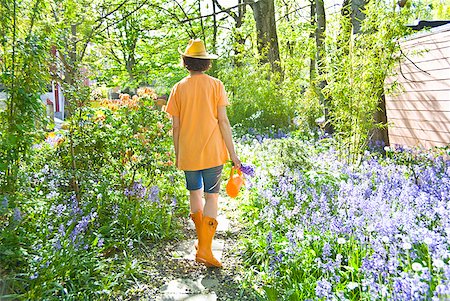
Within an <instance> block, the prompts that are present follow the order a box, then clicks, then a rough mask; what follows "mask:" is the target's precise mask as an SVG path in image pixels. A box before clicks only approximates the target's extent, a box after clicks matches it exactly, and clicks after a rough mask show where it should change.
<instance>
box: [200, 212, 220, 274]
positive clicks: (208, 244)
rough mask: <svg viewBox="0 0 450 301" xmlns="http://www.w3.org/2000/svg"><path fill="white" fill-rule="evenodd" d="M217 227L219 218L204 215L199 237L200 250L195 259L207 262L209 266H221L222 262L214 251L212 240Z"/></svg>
mask: <svg viewBox="0 0 450 301" xmlns="http://www.w3.org/2000/svg"><path fill="white" fill-rule="evenodd" d="M216 229H217V220H216V219H214V218H212V217H209V216H203V220H202V226H201V229H200V235H199V237H198V250H197V254H196V255H195V261H197V262H200V263H203V264H205V265H206V266H207V267H216V268H221V267H222V264H221V263H220V261H218V260H217V259H216V258H215V257H214V255H213V253H212V241H213V238H214V234H215V233H216Z"/></svg>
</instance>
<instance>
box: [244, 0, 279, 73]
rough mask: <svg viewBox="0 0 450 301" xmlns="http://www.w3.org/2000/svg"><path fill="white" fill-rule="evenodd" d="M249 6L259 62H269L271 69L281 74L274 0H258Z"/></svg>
mask: <svg viewBox="0 0 450 301" xmlns="http://www.w3.org/2000/svg"><path fill="white" fill-rule="evenodd" d="M250 6H251V7H252V10H253V17H254V19H255V22H256V36H257V48H258V53H259V55H260V56H261V63H263V64H264V63H270V65H271V67H272V71H274V72H277V73H280V74H281V65H280V50H279V47H278V36H277V27H276V23H275V4H274V0H259V1H257V2H253V3H251V4H250Z"/></svg>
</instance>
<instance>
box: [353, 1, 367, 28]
mask: <svg viewBox="0 0 450 301" xmlns="http://www.w3.org/2000/svg"><path fill="white" fill-rule="evenodd" d="M368 2H369V0H352V2H351V18H352V27H353V33H354V34H357V33H359V32H360V31H361V22H362V21H363V20H364V18H365V17H366V15H365V13H364V12H363V10H364V6H365V5H366V4H367V3H368Z"/></svg>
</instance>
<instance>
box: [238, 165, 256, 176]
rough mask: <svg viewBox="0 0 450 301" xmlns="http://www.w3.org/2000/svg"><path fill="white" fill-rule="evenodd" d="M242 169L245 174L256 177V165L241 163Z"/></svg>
mask: <svg viewBox="0 0 450 301" xmlns="http://www.w3.org/2000/svg"><path fill="white" fill-rule="evenodd" d="M240 169H241V171H242V173H243V174H245V175H247V176H250V177H254V176H255V167H254V166H252V165H250V164H244V163H242V164H241V168H240Z"/></svg>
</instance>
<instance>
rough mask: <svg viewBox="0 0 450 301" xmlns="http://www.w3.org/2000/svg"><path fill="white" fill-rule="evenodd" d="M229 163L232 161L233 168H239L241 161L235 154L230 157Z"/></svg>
mask: <svg viewBox="0 0 450 301" xmlns="http://www.w3.org/2000/svg"><path fill="white" fill-rule="evenodd" d="M230 157H231V161H233V165H234V167H235V168H241V160H239V158H238V156H237V155H236V154H234V155H231V156H230Z"/></svg>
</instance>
